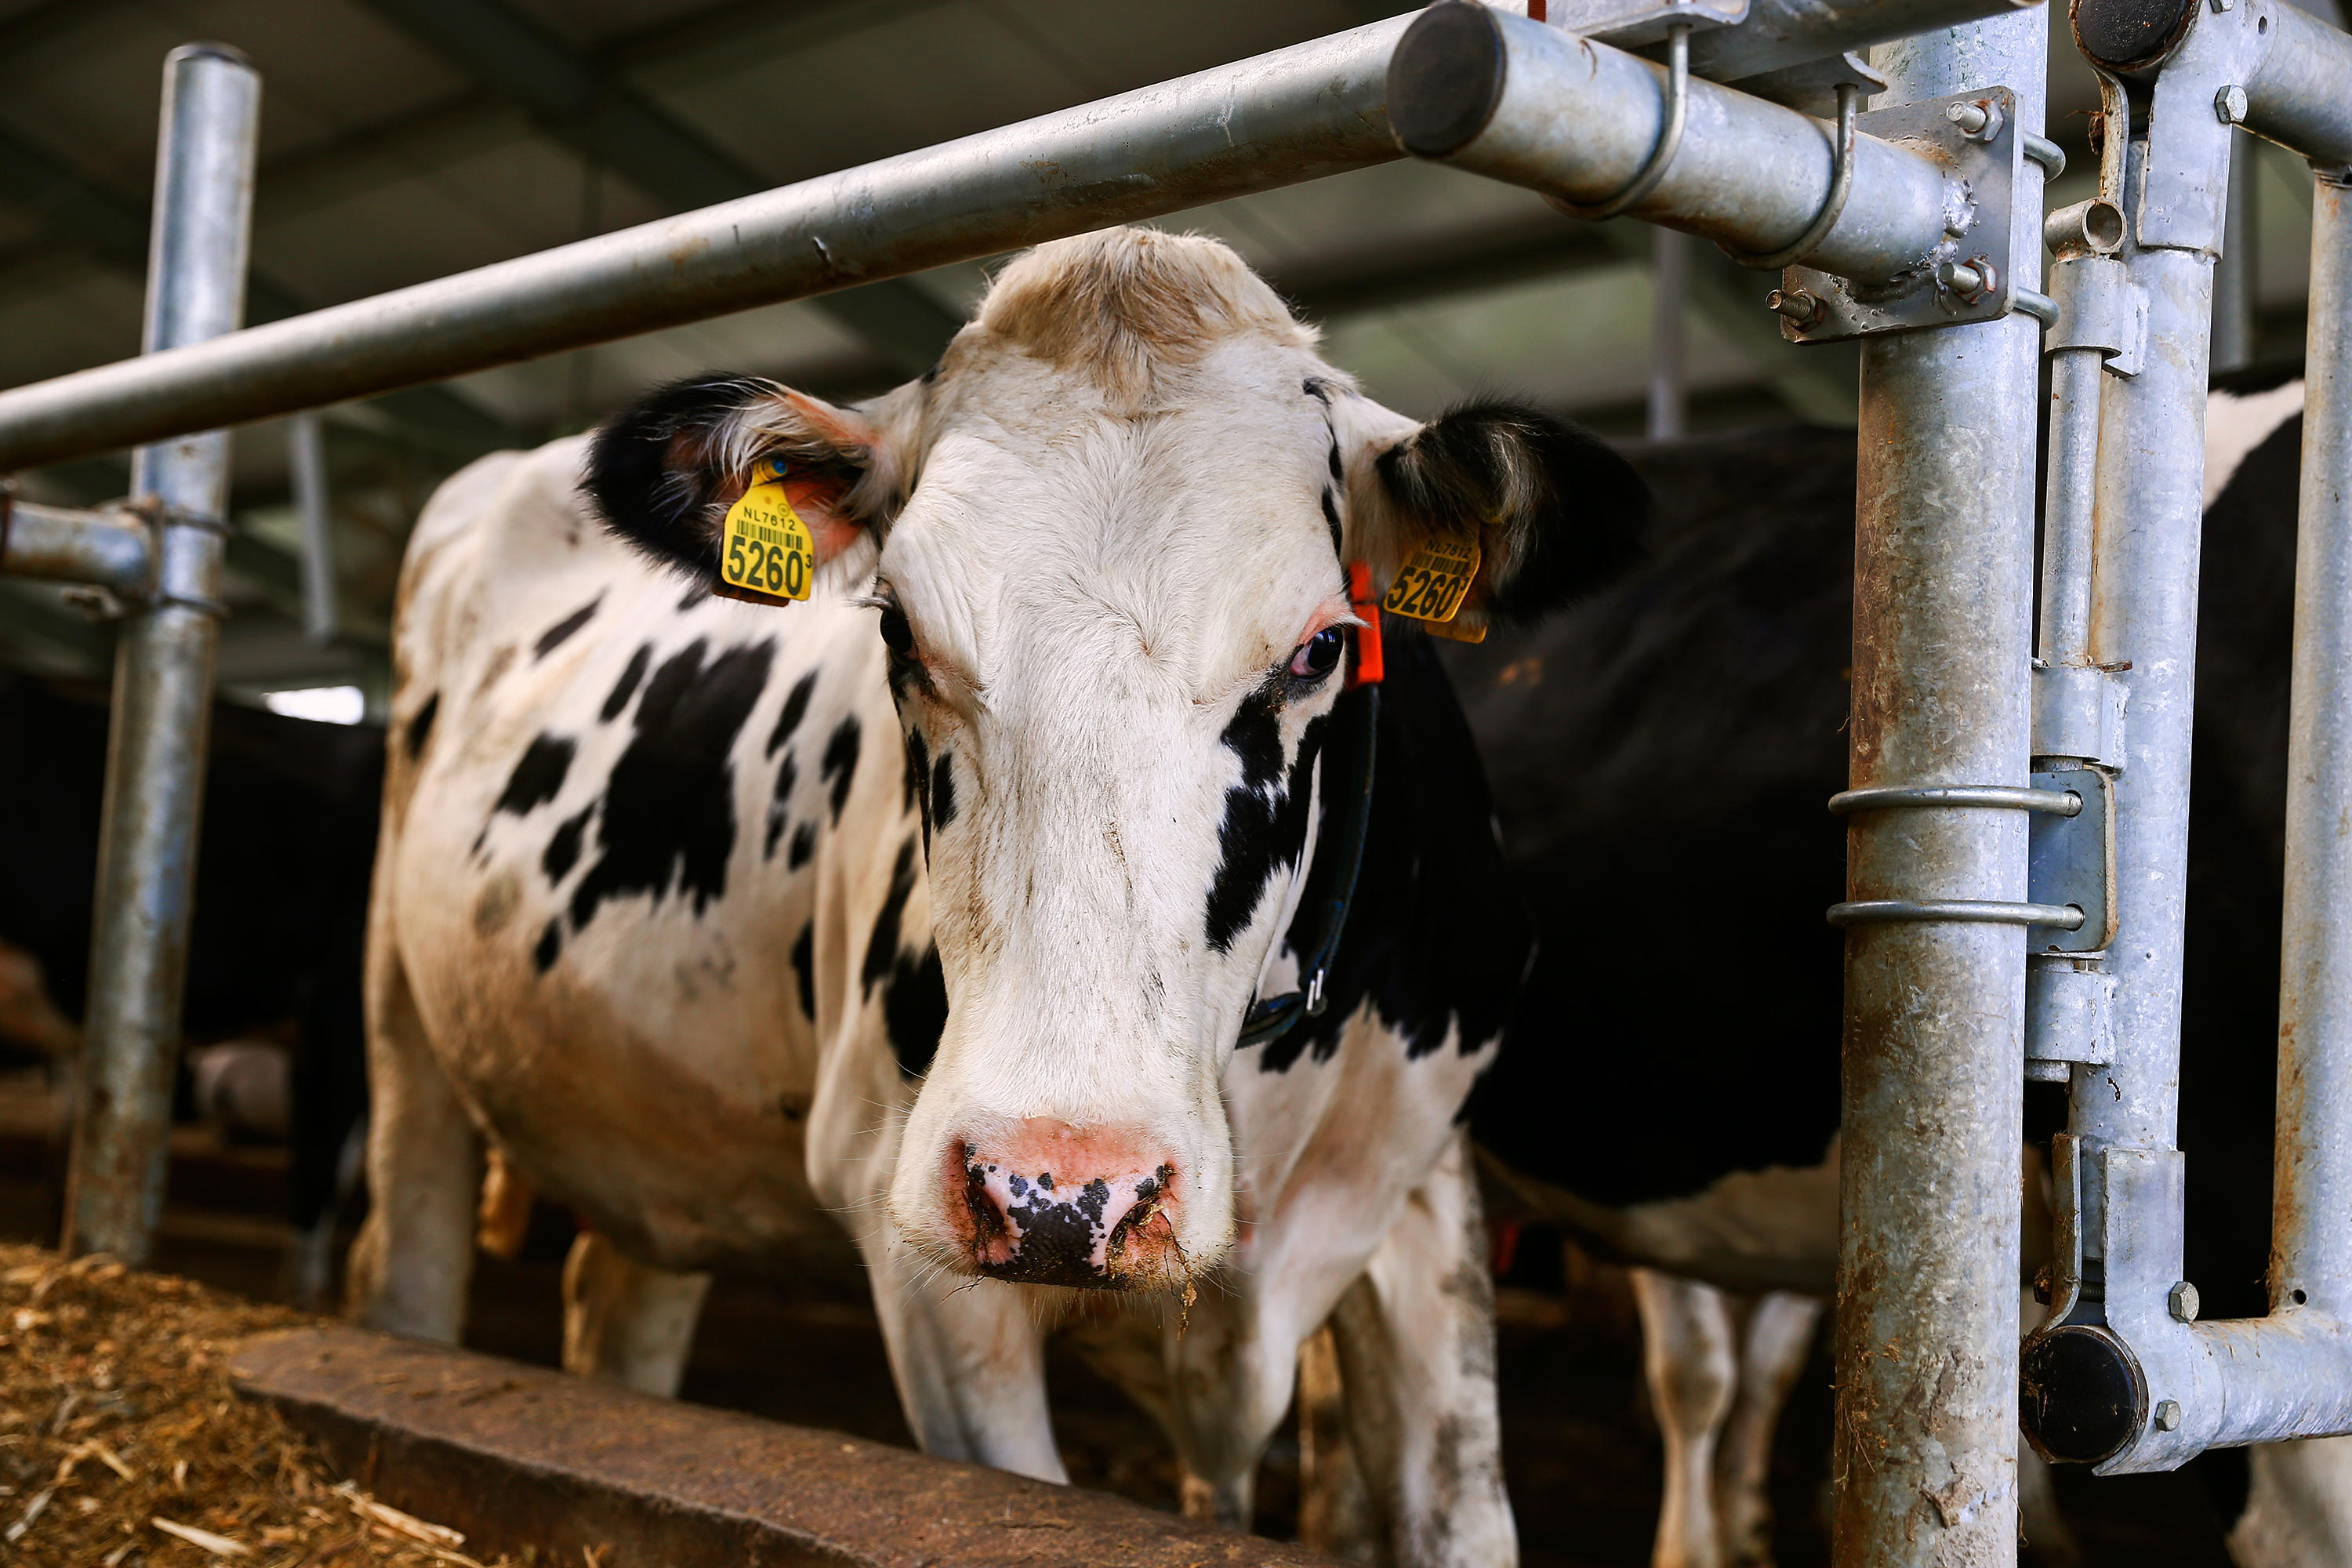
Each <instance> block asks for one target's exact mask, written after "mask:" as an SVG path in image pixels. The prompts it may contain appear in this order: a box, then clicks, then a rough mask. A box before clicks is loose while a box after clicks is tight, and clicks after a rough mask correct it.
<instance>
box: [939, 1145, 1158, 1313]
mask: <svg viewBox="0 0 2352 1568" xmlns="http://www.w3.org/2000/svg"><path fill="white" fill-rule="evenodd" d="M1123 1142H1124V1141H1122V1140H1120V1139H1118V1138H1115V1137H1105V1136H1102V1135H1100V1134H1080V1133H1077V1132H1076V1131H1073V1130H1072V1129H1069V1128H1067V1127H1063V1126H1059V1125H1052V1124H1044V1125H1041V1124H1038V1123H1030V1124H1027V1125H1024V1126H1023V1127H1021V1128H1019V1129H1018V1130H1016V1131H1015V1132H1014V1133H1013V1136H1011V1137H1009V1138H1007V1139H1004V1140H1003V1141H1002V1144H1001V1146H998V1147H994V1148H989V1147H983V1146H982V1145H979V1144H975V1143H971V1142H958V1143H957V1144H956V1145H955V1147H956V1149H957V1150H958V1152H959V1158H958V1160H957V1167H958V1168H957V1170H956V1172H955V1173H954V1175H953V1176H952V1177H951V1179H952V1180H954V1181H955V1182H956V1183H957V1184H959V1185H960V1186H961V1192H960V1193H958V1194H953V1195H952V1196H951V1198H950V1203H949V1205H948V1207H949V1212H950V1215H955V1216H956V1219H957V1220H958V1221H959V1222H960V1223H958V1224H957V1225H956V1229H957V1230H958V1231H959V1232H961V1233H962V1235H961V1240H962V1241H963V1243H964V1246H965V1247H966V1249H967V1252H968V1256H969V1257H970V1258H971V1264H972V1268H973V1269H974V1271H975V1272H977V1273H979V1274H982V1275H984V1276H986V1277H987V1278H989V1279H1005V1280H1011V1281H1014V1282H1016V1283H1020V1284H1025V1285H1075V1286H1079V1287H1084V1288H1089V1289H1112V1290H1122V1289H1162V1288H1167V1289H1175V1288H1181V1286H1182V1284H1183V1283H1184V1281H1185V1280H1186V1279H1188V1278H1189V1276H1190V1273H1191V1270H1190V1269H1189V1268H1186V1267H1185V1263H1184V1253H1183V1249H1182V1248H1181V1247H1180V1246H1178V1244H1177V1240H1176V1230H1175V1226H1174V1224H1173V1223H1172V1220H1173V1215H1172V1214H1171V1210H1172V1208H1173V1206H1174V1205H1175V1202H1176V1193H1175V1177H1176V1168H1175V1164H1174V1163H1173V1162H1172V1161H1171V1160H1168V1159H1165V1158H1159V1159H1139V1158H1137V1157H1136V1154H1135V1152H1134V1150H1133V1148H1132V1145H1131V1144H1128V1145H1126V1146H1122V1144H1123Z"/></svg>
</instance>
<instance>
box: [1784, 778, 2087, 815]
mask: <svg viewBox="0 0 2352 1568" xmlns="http://www.w3.org/2000/svg"><path fill="white" fill-rule="evenodd" d="M1937 805H1974V806H1988V807H1990V808H1992V809H1994V810H1998V811H2042V812H2048V813H2049V814H2050V815H2051V816H2074V815H2075V814H2077V813H2078V812H2080V811H2081V810H2082V809H2083V797H2082V796H2081V795H2076V794H2075V793H2074V791H2073V790H2070V789H2069V790H2056V789H2026V788H2022V787H2021V786H2018V785H2012V784H1882V785H1880V786H1878V787H1877V788H1874V789H1849V790H1841V791H1840V792H1839V793H1837V794H1836V795H1832V796H1830V810H1831V811H1832V812H1833V813H1835V814H1836V815H1837V816H1848V815H1850V814H1851V813H1853V812H1857V811H1898V810H1904V809H1906V808H1913V809H1916V808H1924V807H1927V806H1937Z"/></svg>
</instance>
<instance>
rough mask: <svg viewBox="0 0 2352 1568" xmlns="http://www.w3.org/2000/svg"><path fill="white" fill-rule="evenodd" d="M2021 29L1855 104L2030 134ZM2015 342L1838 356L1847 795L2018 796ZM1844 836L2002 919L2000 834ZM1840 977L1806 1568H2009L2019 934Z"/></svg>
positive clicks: (2028, 371)
mask: <svg viewBox="0 0 2352 1568" xmlns="http://www.w3.org/2000/svg"><path fill="white" fill-rule="evenodd" d="M2046 9H2047V8H2046V7H2040V6H2037V7H2034V8H2033V9H2032V10H2029V11H2022V12H2020V13H2017V14H2015V15H2012V16H2004V17H2000V18H1998V19H1995V20H1991V21H1986V22H1979V23H1973V24H1969V25H1968V26H1959V27H1954V28H1949V29H1947V30H1944V31H1941V32H1937V33H1932V34H1927V35H1923V36H1921V37H1916V38H1911V39H1907V40H1905V41H1903V42H1901V43H1897V44H1893V45H1888V46H1885V47H1881V48H1879V49H1876V50H1874V51H1873V55H1872V64H1873V65H1874V67H1876V68H1878V69H1879V70H1881V71H1882V72H1884V73H1885V75H1886V76H1887V78H1888V79H1889V80H1890V82H1891V83H1892V84H1893V87H1892V92H1891V94H1890V95H1888V96H1885V97H1882V98H1881V99H1879V100H1878V101H1879V103H1881V104H1885V103H1889V102H1894V101H1902V100H1915V99H1922V98H1931V97H1936V96H1939V95H1941V94H1944V93H1948V92H1955V91H1959V90H1962V89H1969V88H1978V87H1987V86H1992V85H1996V84H2006V85H2007V86H2009V87H2011V88H2012V89H2015V90H2016V92H2017V95H2018V114H2019V126H2018V128H2019V130H2021V131H2022V132H2034V133H2037V134H2038V133H2039V132H2041V130H2042V101H2043V94H2042V82H2043V74H2044V68H2045V55H2046V49H2047V44H2046V33H2045V27H2046V26H2047V22H2046V18H2045V15H2044V13H2045V11H2046ZM2022 177H2023V179H2024V180H2025V181H2026V182H2027V183H2026V184H2024V185H2023V186H2022V187H2021V201H2020V210H2019V215H2018V221H2019V222H2020V223H2030V224H2032V226H2033V228H2032V229H2030V230H2028V232H2035V231H2038V229H2039V226H2040V204H2039V198H2038V193H2039V191H2040V188H2041V184H2040V182H2041V174H2040V172H2039V170H2038V168H2036V167H2035V166H2034V165H2032V164H2031V163H2028V164H2027V165H2026V169H2025V173H2024V174H2023V176H2022ZM2024 254H2026V255H2028V256H2032V255H2034V252H2033V251H2032V249H2028V250H2026V251H2025V252H2024ZM2018 282H2019V284H2020V285H2021V286H2023V287H2030V288H2034V289H2039V287H2040V284H2041V279H2040V272H2039V268H2038V267H2037V268H2035V269H2034V275H2033V276H2032V277H2031V278H2025V277H2021V278H2020V279H2018ZM2037 333H2038V329H2037V327H2036V324H2035V323H2034V321H2032V320H2031V319H2030V318H2028V317H2025V316H2022V315H2015V316H2011V317H2009V318H2008V319H2006V320H2003V321H1990V322H1983V323H1979V324H1973V325H1968V326H1955V327H1946V328H1943V329H1941V330H1939V331H1923V332H1913V333H1906V334H1903V335H1900V336H1893V337H1885V338H1874V339H1869V340H1865V341H1864V344H1863V350H1862V425H1861V438H1862V439H1861V464H1860V475H1859V485H1858V489H1857V494H1856V498H1855V509H1854V514H1855V515H1854V656H1853V752H1852V773H1851V776H1852V781H1853V787H1855V788H1870V787H1873V786H1879V785H1890V784H2023V783H2025V780H2026V773H2027V766H2028V758H2027V748H2028V743H2029V741H2028V731H2029V712H2030V698H2029V680H2030V666H2029V662H2028V660H2029V653H2030V648H2031V646H2032V571H2033V521H2032V520H2033V451H2034V415H2035V407H2034V404H2035V384H2036V376H2035V361H2036V359H2037V357H2038V349H2039V342H2038V335H2037ZM1850 823H1851V826H1850V827H1849V830H1848V833H1849V837H1848V861H1847V888H1848V891H1847V894H1846V896H1847V898H1848V899H1849V900H1881V899H1898V900H1932V899H1969V900H2023V899H2024V897H2025V891H2026V887H2025V867H2026V824H2025V817H2024V814H2022V813H2020V812H2008V811H1969V810H1959V809H1930V810H1912V811H1903V812H1870V813H1862V814H1857V815H1856V816H1853V817H1852V818H1850ZM1845 973H1846V978H1845V986H1846V990H1845V996H1846V1004H1845V1005H1846V1024H1845V1049H1844V1082H1843V1111H1844V1128H1845V1133H1844V1148H1843V1160H1842V1164H1843V1173H1842V1183H1843V1191H1842V1204H1841V1210H1842V1215H1841V1232H1842V1234H1841V1237H1840V1248H1839V1258H1838V1303H1837V1331H1836V1357H1837V1426H1836V1445H1837V1452H1836V1459H1835V1462H1834V1473H1835V1474H1836V1476H1837V1477H1838V1479H1839V1490H1838V1496H1837V1508H1836V1515H1835V1520H1834V1525H1833V1534H1832V1541H1833V1561H1834V1562H1835V1563H1838V1564H1839V1565H1840V1568H1865V1565H1867V1568H1895V1565H1903V1564H1920V1565H1925V1564H1930V1563H1934V1564H1957V1563H1971V1564H1976V1563H1982V1564H2000V1563H2015V1562H2016V1560H2017V1500H2016V1481H2017V1448H2016V1445H2017V1310H2018V1309H2017V1280H2018V1267H2019V1265H2018V1258H2019V1232H2018V1211H2017V1194H2018V1191H2019V1183H2020V1180H2021V1171H2020V1164H2019V1146H2020V1140H2021V1101H2022V1089H2023V1083H2022V1079H2023V1037H2024V1009H2025V941H2024V932H2023V931H2021V929H2020V928H2018V927H2017V926H2014V925H2005V924H1964V923H1958V922H1951V921H1922V922H1916V923H1914V922H1906V923H1892V924H1863V925H1856V926H1853V927H1850V928H1849V930H1848V934H1847V939H1846V972H1845Z"/></svg>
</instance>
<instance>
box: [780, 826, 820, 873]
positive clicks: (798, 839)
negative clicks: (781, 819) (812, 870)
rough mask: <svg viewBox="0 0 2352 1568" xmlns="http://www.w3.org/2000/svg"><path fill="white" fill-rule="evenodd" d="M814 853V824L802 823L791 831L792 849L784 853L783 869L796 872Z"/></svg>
mask: <svg viewBox="0 0 2352 1568" xmlns="http://www.w3.org/2000/svg"><path fill="white" fill-rule="evenodd" d="M815 853H816V824H815V823H814V821H810V822H803V823H802V824H801V825H800V826H798V827H795V828H793V843H792V847H791V848H790V849H788V850H786V851H785V852H784V869H786V870H787V871H797V870H799V869H800V868H802V867H803V866H805V865H807V864H808V863H809V859H810V858H811V857H812V856H814V855H815Z"/></svg>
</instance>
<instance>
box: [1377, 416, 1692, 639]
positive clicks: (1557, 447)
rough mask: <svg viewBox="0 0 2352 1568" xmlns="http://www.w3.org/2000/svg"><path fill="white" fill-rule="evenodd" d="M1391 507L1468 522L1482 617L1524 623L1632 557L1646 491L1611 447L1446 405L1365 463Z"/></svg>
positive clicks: (1638, 544) (1575, 432)
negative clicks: (1473, 527) (1474, 541)
mask: <svg viewBox="0 0 2352 1568" xmlns="http://www.w3.org/2000/svg"><path fill="white" fill-rule="evenodd" d="M1376 463H1377V467H1378V468H1379V471H1380V476H1381V480H1382V482H1383V484H1384V485H1385V486H1386V488H1387V489H1388V491H1389V494H1390V496H1391V498H1392V500H1393V502H1394V504H1395V505H1396V506H1397V508H1398V510H1401V511H1402V512H1403V513H1405V514H1407V515H1409V516H1418V517H1423V518H1430V519H1444V518H1460V519H1463V520H1465V521H1469V520H1475V521H1477V522H1478V523H1479V524H1480V525H1481V526H1480V528H1479V534H1480V539H1481V542H1482V544H1483V545H1484V547H1485V549H1486V561H1485V563H1483V564H1482V566H1481V568H1480V571H1479V582H1480V583H1481V584H1489V585H1490V586H1489V587H1488V589H1487V593H1486V599H1485V603H1484V605H1483V606H1482V607H1483V609H1484V611H1485V613H1486V616H1488V617H1489V618H1491V619H1493V620H1496V621H1497V622H1500V623H1503V624H1506V625H1525V624H1527V623H1528V622H1532V621H1535V620H1538V619H1540V618H1541V617H1542V616H1545V615H1546V614H1548V613H1549V612H1550V611H1552V610H1555V609H1557V608H1559V606H1560V605H1564V604H1567V603H1569V602H1570V601H1571V600H1574V599H1577V598H1580V597H1581V596H1583V595H1587V594H1590V593H1591V592H1593V591H1594V590H1596V589H1598V588H1600V587H1601V586H1602V585H1603V584H1607V583H1609V582H1610V581H1612V579H1614V578H1615V577H1616V576H1617V575H1618V574H1621V573H1622V572H1624V571H1626V570H1627V569H1629V568H1631V567H1632V566H1633V564H1634V563H1637V562H1638V561H1640V560H1641V559H1642V555H1643V543H1642V540H1643V534H1644V533H1645V532H1646V531H1647V529H1648V526H1649V521H1650V507H1651V502H1650V488H1649V486H1648V485H1647V484H1645V483H1644V482H1643V479H1642V477H1641V475H1640V474H1638V473H1636V472H1635V471H1634V470H1633V465H1632V464H1630V463H1628V462H1627V461H1626V460H1625V459H1624V458H1623V457H1622V456H1621V455H1619V453H1618V451H1617V449H1616V448H1615V447H1612V446H1610V445H1609V443H1608V442H1606V441H1604V440H1602V439H1601V437H1598V436H1596V435H1594V434H1593V433H1592V432H1591V431H1590V430H1586V429H1583V428H1581V427H1580V426H1575V425H1571V424H1569V423H1568V422H1567V421H1566V420H1563V419H1560V418H1559V417H1557V416H1553V415H1551V414H1548V413H1546V412H1545V411H1544V410H1542V409H1540V408H1537V407H1535V406H1533V405H1528V404H1524V403H1514V402H1511V401H1509V400H1507V399H1501V398H1489V399H1482V400H1480V401H1477V402H1472V403H1464V404H1459V405H1455V406H1454V407H1453V408H1450V409H1448V410H1447V411H1446V412H1445V413H1444V414H1443V415H1440V416H1438V417H1437V418H1435V419H1433V420H1432V421H1430V422H1429V423H1428V424H1427V425H1424V426H1422V427H1421V428H1420V429H1419V430H1417V431H1415V432H1414V433H1413V434H1412V436H1411V437H1408V438H1407V439H1405V440H1403V441H1401V442H1399V443H1398V444H1397V445H1395V446H1393V447H1389V448H1388V449H1387V450H1386V451H1383V452H1381V454H1380V456H1379V458H1377V459H1376Z"/></svg>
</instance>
